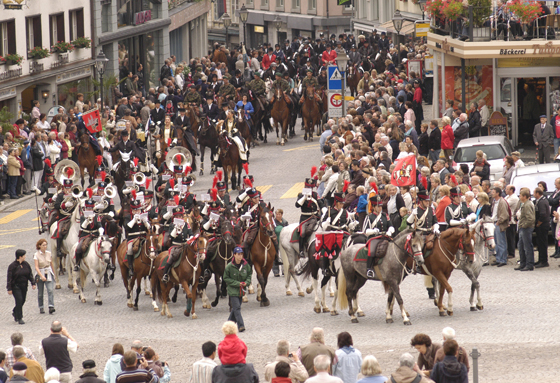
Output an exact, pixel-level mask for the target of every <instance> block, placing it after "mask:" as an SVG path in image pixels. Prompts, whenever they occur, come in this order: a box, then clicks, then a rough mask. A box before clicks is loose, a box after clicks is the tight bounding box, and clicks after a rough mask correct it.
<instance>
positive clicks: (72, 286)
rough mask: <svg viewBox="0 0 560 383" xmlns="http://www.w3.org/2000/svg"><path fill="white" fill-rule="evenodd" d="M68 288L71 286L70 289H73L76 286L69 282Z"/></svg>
mask: <svg viewBox="0 0 560 383" xmlns="http://www.w3.org/2000/svg"><path fill="white" fill-rule="evenodd" d="M59 286H60V285H59ZM59 288H60V287H59ZM68 288H69V289H73V288H74V285H72V284H70V283H69V284H68Z"/></svg>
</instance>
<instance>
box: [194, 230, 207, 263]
mask: <svg viewBox="0 0 560 383" xmlns="http://www.w3.org/2000/svg"><path fill="white" fill-rule="evenodd" d="M193 245H194V247H195V251H196V255H197V257H198V260H199V261H204V259H205V258H206V250H207V248H208V239H206V237H204V236H202V235H198V237H197V238H196V240H195V241H194V242H193Z"/></svg>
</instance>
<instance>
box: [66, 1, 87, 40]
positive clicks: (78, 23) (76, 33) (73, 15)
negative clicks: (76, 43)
mask: <svg viewBox="0 0 560 383" xmlns="http://www.w3.org/2000/svg"><path fill="white" fill-rule="evenodd" d="M69 14H70V41H72V40H74V39H76V38H78V37H84V9H83V8H81V9H76V10H73V11H70V13H69Z"/></svg>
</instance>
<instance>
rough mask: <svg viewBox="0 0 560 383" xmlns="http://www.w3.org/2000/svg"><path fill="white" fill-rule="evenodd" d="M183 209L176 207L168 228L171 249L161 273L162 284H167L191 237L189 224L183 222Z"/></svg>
mask: <svg viewBox="0 0 560 383" xmlns="http://www.w3.org/2000/svg"><path fill="white" fill-rule="evenodd" d="M184 215H185V209H184V208H183V207H182V206H177V207H176V208H174V209H173V218H174V220H173V223H172V224H171V226H169V237H170V240H171V247H169V250H168V259H167V264H166V265H165V269H164V271H163V277H162V279H161V280H162V282H164V283H167V282H169V272H170V271H171V267H172V266H173V264H174V263H175V262H177V261H178V260H179V258H181V255H182V254H183V247H184V246H185V245H186V243H187V241H188V240H189V239H190V238H191V237H192V235H193V232H192V230H191V228H190V227H189V224H188V223H187V222H186V221H185V220H184Z"/></svg>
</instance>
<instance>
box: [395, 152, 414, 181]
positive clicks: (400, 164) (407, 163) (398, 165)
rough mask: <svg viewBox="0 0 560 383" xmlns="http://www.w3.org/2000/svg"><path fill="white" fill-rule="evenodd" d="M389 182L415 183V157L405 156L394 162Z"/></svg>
mask: <svg viewBox="0 0 560 383" xmlns="http://www.w3.org/2000/svg"><path fill="white" fill-rule="evenodd" d="M391 184H393V185H395V186H415V185H416V158H415V157H414V156H406V157H404V158H401V159H400V160H397V161H396V162H395V170H393V174H391Z"/></svg>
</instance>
